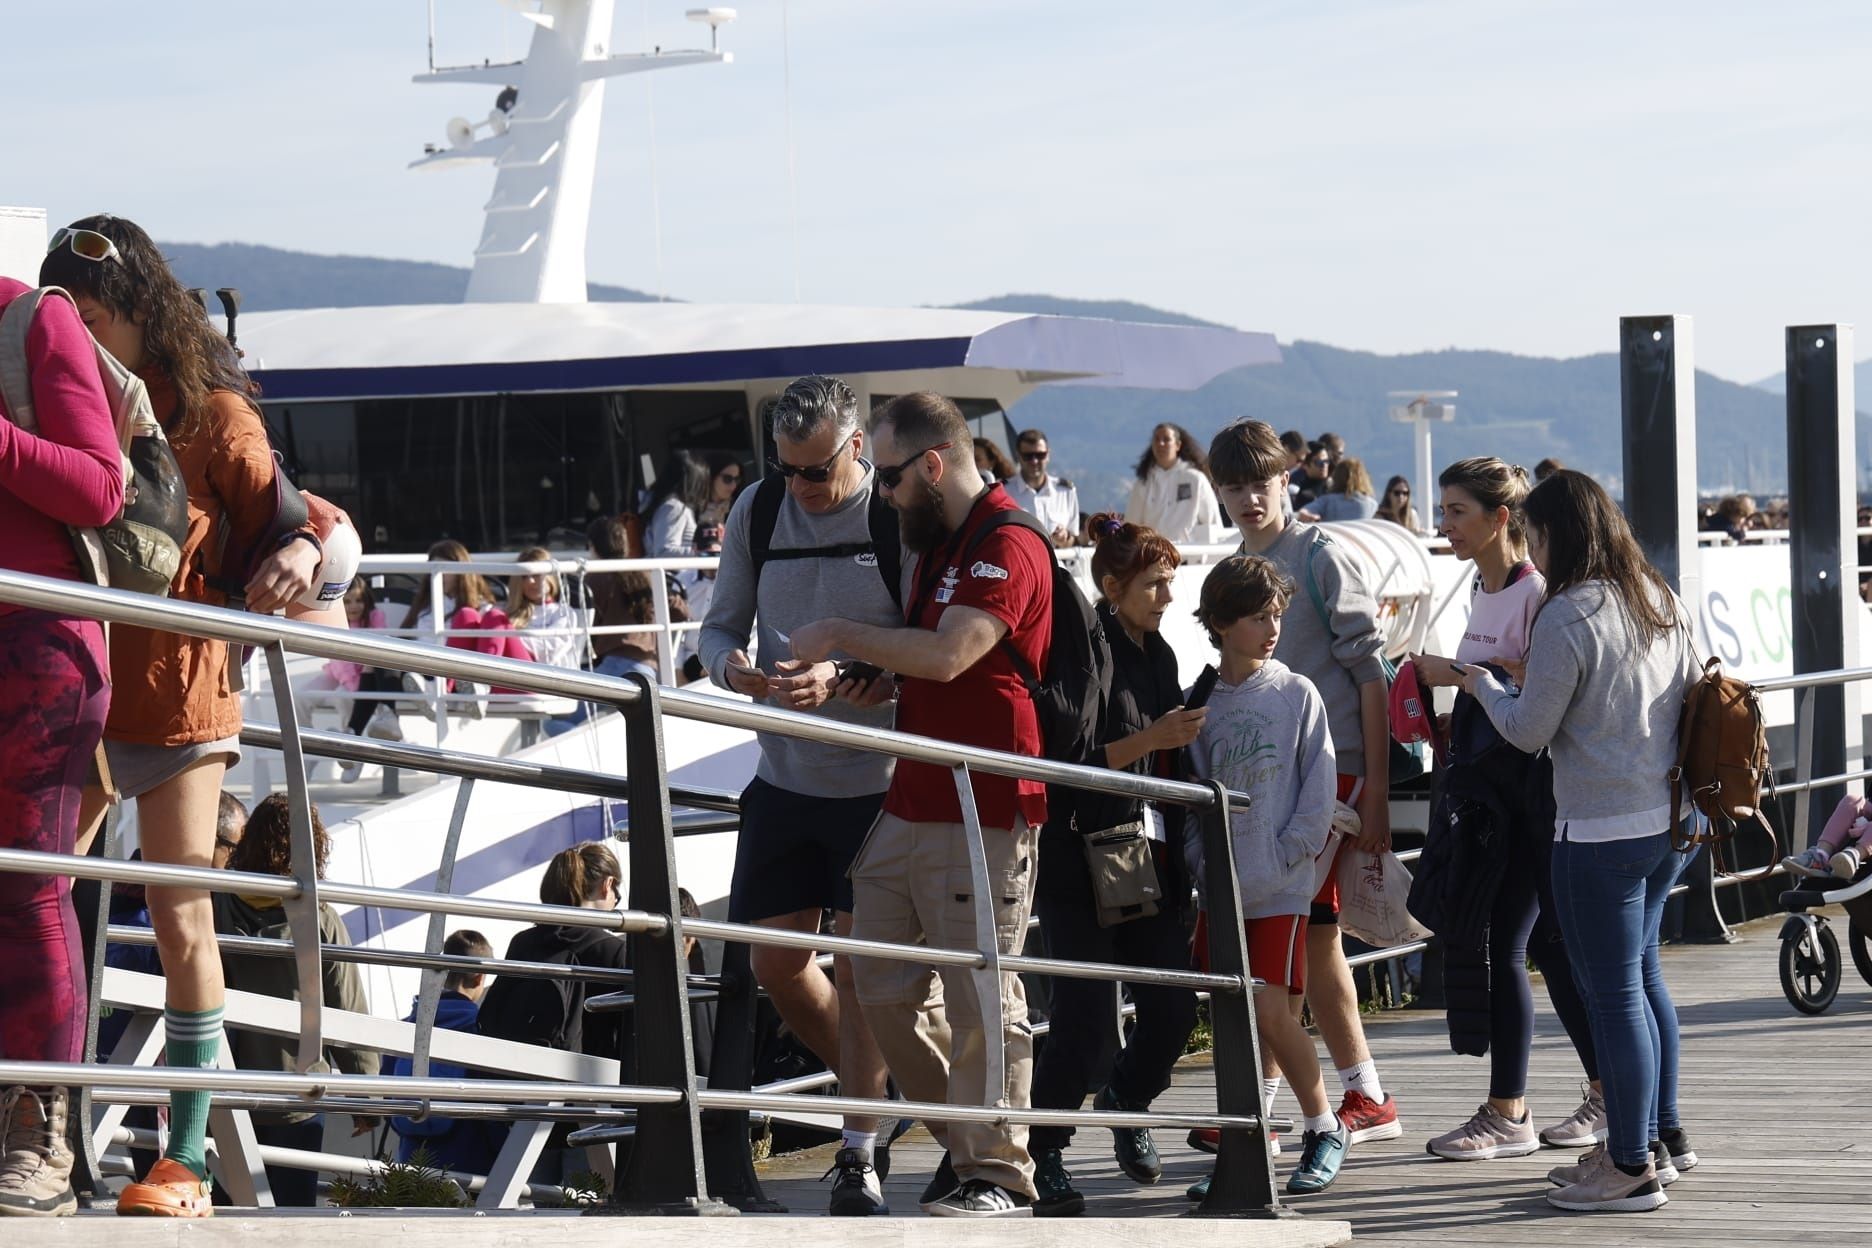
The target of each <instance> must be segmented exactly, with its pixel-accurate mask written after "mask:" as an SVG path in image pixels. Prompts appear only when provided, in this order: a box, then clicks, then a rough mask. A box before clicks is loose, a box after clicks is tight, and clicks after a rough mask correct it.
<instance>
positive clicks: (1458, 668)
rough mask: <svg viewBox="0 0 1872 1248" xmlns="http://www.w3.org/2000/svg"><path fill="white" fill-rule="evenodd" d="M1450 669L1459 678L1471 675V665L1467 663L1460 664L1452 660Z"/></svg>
mask: <svg viewBox="0 0 1872 1248" xmlns="http://www.w3.org/2000/svg"><path fill="white" fill-rule="evenodd" d="M1449 669H1450V671H1452V672H1455V673H1456V674H1457V675H1458V676H1467V675H1468V674H1469V665H1468V664H1467V663H1458V662H1457V661H1456V660H1454V659H1451V660H1450V665H1449Z"/></svg>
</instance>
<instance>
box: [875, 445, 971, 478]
mask: <svg viewBox="0 0 1872 1248" xmlns="http://www.w3.org/2000/svg"><path fill="white" fill-rule="evenodd" d="M953 445H955V444H954V443H953V442H938V443H937V444H936V445H935V446H926V447H924V448H923V449H922V450H920V451H918V452H917V453H916V454H914V455H912V456H911V457H910V458H909V459H906V460H904V461H903V462H902V463H901V464H892V465H891V466H890V467H888V468H879V469H878V470H877V479H878V484H879V485H881V486H883V487H884V488H885V489H887V490H894V489H896V488H897V486H898V484H899V483H900V482H901V481H902V480H903V475H904V473H906V472H908V471H910V465H912V464H914V463H916V462H917V460H919V459H922V458H923V457H924V456H925V455H927V454H929V453H930V452H931V451H946V450H948V449H949V448H950V447H951V446H953Z"/></svg>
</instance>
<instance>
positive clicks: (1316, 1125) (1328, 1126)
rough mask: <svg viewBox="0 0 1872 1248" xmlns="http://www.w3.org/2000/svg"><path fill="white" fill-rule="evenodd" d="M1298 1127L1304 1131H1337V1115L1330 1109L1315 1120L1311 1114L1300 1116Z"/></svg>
mask: <svg viewBox="0 0 1872 1248" xmlns="http://www.w3.org/2000/svg"><path fill="white" fill-rule="evenodd" d="M1300 1127H1301V1129H1302V1130H1304V1131H1337V1130H1338V1129H1339V1115H1337V1114H1335V1113H1333V1112H1332V1111H1331V1110H1330V1109H1329V1110H1327V1111H1326V1112H1325V1113H1323V1114H1321V1115H1319V1116H1318V1117H1317V1118H1316V1117H1314V1116H1313V1115H1312V1114H1305V1115H1302V1117H1301V1119H1300Z"/></svg>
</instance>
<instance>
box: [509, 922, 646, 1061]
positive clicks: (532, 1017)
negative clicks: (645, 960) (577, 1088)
mask: <svg viewBox="0 0 1872 1248" xmlns="http://www.w3.org/2000/svg"><path fill="white" fill-rule="evenodd" d="M507 958H508V960H509V961H514V962H556V963H558V964H560V965H562V966H571V965H577V966H600V967H606V968H609V969H612V970H620V971H623V970H629V969H630V955H629V953H628V946H627V945H626V944H625V942H624V938H623V937H622V936H620V935H618V934H617V933H615V932H605V931H600V930H599V929H597V928H595V927H560V926H558V925H556V924H555V925H550V926H547V925H536V926H534V927H529V928H527V929H526V930H525V931H523V932H520V933H519V934H518V935H516V936H515V937H514V938H513V940H512V941H511V942H510V943H509V944H508V946H507ZM617 990H618V986H617V985H614V984H590V983H585V982H583V981H574V980H553V979H533V978H525V977H522V976H519V975H502V976H500V977H499V978H497V979H495V981H494V984H493V986H492V987H490V988H489V989H488V994H487V996H486V997H485V998H484V999H483V1000H482V1002H481V1013H480V1017H479V1019H478V1020H477V1025H478V1026H479V1028H480V1031H481V1034H482V1035H484V1036H496V1037H498V1038H500V1039H502V1040H516V1041H519V1042H520V1043H522V1044H538V1045H544V1046H546V1047H548V1048H560V1049H566V1050H569V1051H574V1052H579V1053H585V1054H589V1055H590V1056H592V1057H612V1058H621V1057H622V1056H623V1054H622V1053H621V1052H620V1041H621V1037H622V1020H623V1019H624V1017H625V1015H622V1014H586V1013H585V998H586V997H587V996H592V995H595V994H599V993H606V992H615V991H617Z"/></svg>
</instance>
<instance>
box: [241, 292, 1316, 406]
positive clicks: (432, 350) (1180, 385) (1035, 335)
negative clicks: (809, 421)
mask: <svg viewBox="0 0 1872 1248" xmlns="http://www.w3.org/2000/svg"><path fill="white" fill-rule="evenodd" d="M239 332H240V342H241V346H242V348H243V350H244V351H245V352H246V363H247V366H248V368H249V370H250V371H251V372H252V373H253V375H254V377H255V379H256V380H257V381H258V382H259V383H260V385H261V387H262V389H263V390H264V392H265V394H266V397H267V398H268V399H269V400H282V399H296V400H300V401H314V400H327V401H336V400H350V399H370V398H408V397H418V396H434V395H471V394H512V393H525V392H551V391H592V390H618V389H630V388H642V387H667V386H683V385H706V384H711V383H715V384H722V385H738V384H740V383H742V382H745V381H748V380H752V379H759V378H768V377H776V378H778V377H786V378H790V377H799V376H804V375H806V374H808V373H828V374H833V375H846V376H849V375H852V374H856V373H883V372H901V371H912V370H929V369H955V368H962V369H992V370H1002V371H1005V372H1008V373H1012V374H1015V375H1017V376H1018V377H1019V378H1020V380H1022V381H1023V382H1026V383H1027V384H1039V383H1043V382H1059V383H1067V384H1077V385H1103V386H1131V387H1138V388H1142V389H1157V390H1194V389H1197V388H1199V387H1201V386H1203V385H1205V384H1207V383H1208V382H1209V381H1211V380H1213V379H1214V378H1215V377H1216V376H1218V375H1219V374H1221V373H1224V372H1227V371H1228V370H1230V369H1233V368H1241V367H1244V366H1247V365H1251V364H1272V363H1277V362H1279V360H1280V348H1279V347H1278V346H1277V345H1276V343H1275V341H1274V336H1273V335H1272V334H1265V333H1248V332H1244V331H1240V330H1233V329H1223V328H1219V327H1208V326H1183V325H1147V324H1139V323H1135V322H1130V321H1112V320H1099V319H1094V318H1090V317H1071V316H1034V315H1027V314H1023V313H1015V312H978V311H965V310H955V309H942V308H908V309H906V308H853V307H811V306H799V305H782V304H699V303H563V304H550V303H531V304H522V303H480V304H469V303H464V304H429V305H420V306H405V307H394V306H393V307H360V308H310V309H299V310H293V311H282V312H257V313H251V314H249V315H247V316H243V317H241V319H240V325H239Z"/></svg>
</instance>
